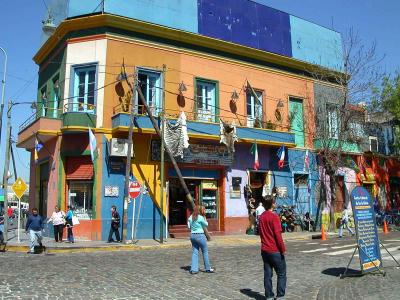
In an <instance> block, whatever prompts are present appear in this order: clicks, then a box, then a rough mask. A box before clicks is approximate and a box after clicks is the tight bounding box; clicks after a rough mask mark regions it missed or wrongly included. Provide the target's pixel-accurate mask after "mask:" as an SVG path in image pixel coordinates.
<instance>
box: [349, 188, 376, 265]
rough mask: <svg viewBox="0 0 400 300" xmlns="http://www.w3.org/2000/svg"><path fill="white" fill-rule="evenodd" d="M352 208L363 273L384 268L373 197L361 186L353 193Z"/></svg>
mask: <svg viewBox="0 0 400 300" xmlns="http://www.w3.org/2000/svg"><path fill="white" fill-rule="evenodd" d="M351 206H352V209H353V217H354V223H355V227H356V235H357V247H358V252H359V258H360V266H361V272H362V273H368V272H371V271H376V270H377V269H379V268H380V267H382V256H381V251H380V241H379V237H378V229H377V226H376V218H375V212H374V206H373V202H372V198H371V195H370V194H369V193H368V191H367V190H366V189H365V188H364V187H361V186H357V187H355V188H354V189H353V191H352V192H351Z"/></svg>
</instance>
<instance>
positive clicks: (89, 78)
mask: <svg viewBox="0 0 400 300" xmlns="http://www.w3.org/2000/svg"><path fill="white" fill-rule="evenodd" d="M72 72H73V73H72V74H73V95H72V98H71V99H70V102H69V111H74V112H87V113H95V108H96V96H97V93H96V87H97V76H96V75H97V68H96V65H90V66H76V67H73V71H72Z"/></svg>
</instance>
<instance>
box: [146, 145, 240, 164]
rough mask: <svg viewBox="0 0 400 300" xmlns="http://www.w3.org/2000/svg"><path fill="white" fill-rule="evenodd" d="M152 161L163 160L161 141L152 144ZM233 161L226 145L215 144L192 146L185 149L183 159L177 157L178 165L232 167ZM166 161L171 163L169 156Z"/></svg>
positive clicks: (232, 156)
mask: <svg viewBox="0 0 400 300" xmlns="http://www.w3.org/2000/svg"><path fill="white" fill-rule="evenodd" d="M151 159H152V160H153V161H160V159H161V141H159V140H153V141H152V142H151ZM233 159H234V155H233V153H229V152H228V148H227V147H226V146H225V145H213V144H190V146H189V148H187V149H184V151H183V158H180V157H175V160H176V161H177V162H178V163H187V164H198V165H217V166H231V165H232V164H233ZM165 160H167V161H169V157H168V155H166V156H165Z"/></svg>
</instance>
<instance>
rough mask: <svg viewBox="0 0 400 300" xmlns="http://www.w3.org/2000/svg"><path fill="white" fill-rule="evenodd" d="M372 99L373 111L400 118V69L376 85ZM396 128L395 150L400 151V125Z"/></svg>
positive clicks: (397, 119)
mask: <svg viewBox="0 0 400 300" xmlns="http://www.w3.org/2000/svg"><path fill="white" fill-rule="evenodd" d="M373 93H374V94H373V98H372V101H371V112H373V113H374V112H379V113H386V114H389V119H392V120H396V121H397V122H396V123H398V121H399V120H400V71H397V72H395V74H394V76H390V75H386V76H384V77H383V79H382V82H381V85H380V87H375V88H374V91H373ZM396 128H397V130H394V135H395V139H394V145H393V146H394V148H395V152H397V153H400V126H398V125H397V127H396Z"/></svg>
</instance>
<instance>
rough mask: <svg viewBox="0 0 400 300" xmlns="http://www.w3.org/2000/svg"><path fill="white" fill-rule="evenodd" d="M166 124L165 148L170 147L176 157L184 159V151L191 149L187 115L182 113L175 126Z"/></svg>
mask: <svg viewBox="0 0 400 300" xmlns="http://www.w3.org/2000/svg"><path fill="white" fill-rule="evenodd" d="M165 123H166V126H165V132H164V139H165V146H166V147H168V149H169V150H170V151H171V153H172V155H173V156H174V157H177V156H179V157H181V158H183V150H184V149H187V148H189V136H188V133H187V125H186V115H185V113H184V112H181V114H180V115H179V118H178V120H177V121H176V123H175V124H171V123H170V122H168V121H166V122H165Z"/></svg>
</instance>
